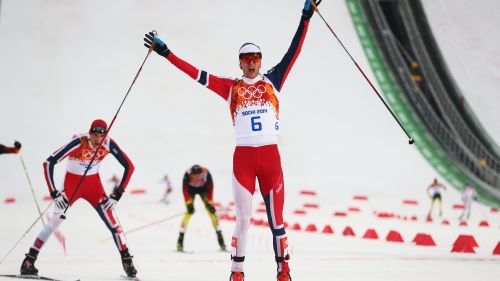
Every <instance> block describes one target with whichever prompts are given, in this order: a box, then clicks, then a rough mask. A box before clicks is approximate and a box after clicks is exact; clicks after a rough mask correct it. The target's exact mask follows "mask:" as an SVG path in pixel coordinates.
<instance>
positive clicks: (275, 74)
mask: <svg viewBox="0 0 500 281" xmlns="http://www.w3.org/2000/svg"><path fill="white" fill-rule="evenodd" d="M308 27H309V20H308V19H306V18H304V17H301V18H300V24H299V27H298V28H297V31H296V32H295V35H294V36H293V39H292V43H291V45H290V47H289V48H288V51H287V52H286V54H285V56H284V57H283V58H282V59H281V61H280V62H279V63H278V64H277V65H276V66H274V67H273V68H271V69H270V70H269V71H268V72H267V73H266V74H265V75H266V76H267V78H269V80H271V83H273V85H274V87H275V88H276V89H277V90H278V91H281V88H282V87H283V84H284V83H285V80H286V77H287V76H288V73H289V72H290V70H291V69H292V66H293V64H294V63H295V60H296V59H297V57H298V56H299V54H300V50H301V49H302V43H303V42H304V38H305V37H306V33H307V29H308Z"/></svg>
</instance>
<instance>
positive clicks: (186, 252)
mask: <svg viewBox="0 0 500 281" xmlns="http://www.w3.org/2000/svg"><path fill="white" fill-rule="evenodd" d="M175 252H177V253H180V254H194V252H193V251H186V250H182V251H179V250H175Z"/></svg>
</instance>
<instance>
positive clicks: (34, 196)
mask: <svg viewBox="0 0 500 281" xmlns="http://www.w3.org/2000/svg"><path fill="white" fill-rule="evenodd" d="M19 159H21V164H23V169H24V174H25V175H26V179H27V180H28V185H29V186H30V189H31V194H32V195H33V200H34V201H35V205H36V208H37V210H38V214H39V215H40V219H41V220H42V224H43V225H44V226H45V221H44V220H43V214H42V212H41V211H40V205H39V204H38V200H37V199H36V195H35V190H34V189H33V185H32V184H31V179H30V176H29V175H28V169H26V165H25V164H24V159H23V156H22V155H21V153H19Z"/></svg>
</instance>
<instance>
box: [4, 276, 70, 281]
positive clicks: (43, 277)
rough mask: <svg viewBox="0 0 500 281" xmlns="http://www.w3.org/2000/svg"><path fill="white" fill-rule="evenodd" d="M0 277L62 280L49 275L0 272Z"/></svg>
mask: <svg viewBox="0 0 500 281" xmlns="http://www.w3.org/2000/svg"><path fill="white" fill-rule="evenodd" d="M0 277H9V278H20V279H32V280H50V281H62V280H59V279H54V278H49V277H45V276H38V275H17V274H0Z"/></svg>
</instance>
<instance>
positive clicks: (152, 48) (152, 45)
mask: <svg viewBox="0 0 500 281" xmlns="http://www.w3.org/2000/svg"><path fill="white" fill-rule="evenodd" d="M151 32H152V33H153V34H154V36H153V39H154V38H155V37H158V32H157V31H156V30H153V31H151ZM155 47H156V42H155V41H154V40H153V42H151V47H149V50H148V53H151V52H152V51H153V50H154V48H155Z"/></svg>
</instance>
